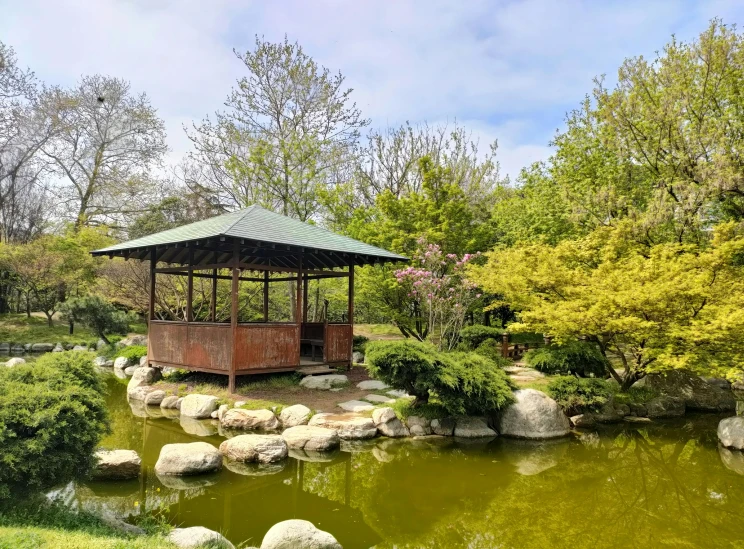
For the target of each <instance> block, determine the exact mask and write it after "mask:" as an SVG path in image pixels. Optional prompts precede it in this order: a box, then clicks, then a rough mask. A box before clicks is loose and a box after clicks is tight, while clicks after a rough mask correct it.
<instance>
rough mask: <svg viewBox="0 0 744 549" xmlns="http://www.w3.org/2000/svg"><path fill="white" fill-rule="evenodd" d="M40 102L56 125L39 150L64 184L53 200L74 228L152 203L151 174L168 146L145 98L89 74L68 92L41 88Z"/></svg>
mask: <svg viewBox="0 0 744 549" xmlns="http://www.w3.org/2000/svg"><path fill="white" fill-rule="evenodd" d="M40 101H41V102H42V104H43V105H44V108H45V109H46V110H47V112H48V113H50V116H52V117H53V118H54V119H55V121H56V127H57V132H56V134H55V136H54V138H53V139H51V140H49V141H48V142H47V143H46V144H45V145H44V147H42V151H43V153H44V155H45V157H46V158H47V159H48V160H49V166H50V168H51V169H52V170H54V172H55V173H56V174H57V175H58V176H59V177H60V178H61V180H62V181H64V182H65V183H66V185H64V186H63V187H61V188H60V189H58V194H59V196H58V200H59V201H60V202H61V204H62V206H63V208H64V210H65V211H64V212H63V213H65V214H68V215H69V216H70V217H71V218H72V219H73V220H74V222H75V226H76V227H78V228H79V227H82V226H84V225H91V224H101V223H105V222H109V223H111V222H121V221H122V220H121V214H123V213H133V212H139V211H141V210H142V209H143V207H144V204H146V203H147V202H149V201H151V199H152V195H153V191H154V190H156V185H154V182H153V179H152V169H153V168H154V167H156V166H158V165H159V163H160V162H161V160H162V157H163V155H164V154H165V153H166V151H167V146H166V144H165V124H164V122H163V121H162V119H160V118H159V117H158V115H157V113H156V111H155V109H154V108H153V107H152V106H151V105H150V101H149V99H148V98H147V96H146V95H145V94H140V95H134V94H133V93H132V92H131V89H130V85H129V83H128V82H126V81H124V80H121V79H117V78H110V77H106V76H100V75H94V76H85V77H83V78H82V79H81V80H80V82H79V84H78V85H77V86H76V87H75V88H72V89H70V90H64V89H61V88H58V87H54V88H49V89H46V90H45V91H44V93H43V94H42V97H41V99H40Z"/></svg>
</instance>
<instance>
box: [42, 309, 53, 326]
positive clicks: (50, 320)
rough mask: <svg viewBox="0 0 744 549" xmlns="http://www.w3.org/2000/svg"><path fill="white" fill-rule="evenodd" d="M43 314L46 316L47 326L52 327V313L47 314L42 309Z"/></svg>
mask: <svg viewBox="0 0 744 549" xmlns="http://www.w3.org/2000/svg"><path fill="white" fill-rule="evenodd" d="M44 314H45V315H46V317H47V326H49V327H50V328H53V327H54V324H53V323H52V316H54V313H52V314H49V313H47V312H46V311H44Z"/></svg>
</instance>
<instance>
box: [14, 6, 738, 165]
mask: <svg viewBox="0 0 744 549" xmlns="http://www.w3.org/2000/svg"><path fill="white" fill-rule="evenodd" d="M716 16H717V17H721V18H723V20H724V22H726V23H740V22H743V21H744V2H741V1H736V0H717V1H709V2H693V1H682V0H659V1H653V0H647V1H635V0H628V1H618V2H611V1H603V0H593V1H588V0H585V1H579V0H575V1H574V0H565V1H559V0H508V1H497V0H490V1H485V0H459V1H458V0H453V1H449V2H443V1H439V0H426V1H414V0H412V1H404V0H395V1H393V0H389V1H383V0H377V1H367V0H353V1H351V0H349V1H340V0H338V1H332V0H312V1H310V0H305V1H301V0H297V1H281V0H277V1H272V2H264V1H256V2H249V1H237V0H236V1H228V0H224V1H223V0H210V1H206V0H205V1H202V2H196V1H189V0H172V1H170V0H160V1H158V0H128V1H123V0H119V1H116V0H80V1H74V0H55V1H47V0H23V1H18V0H0V40H2V41H4V42H6V43H7V44H10V45H11V46H13V47H14V48H15V49H16V53H17V55H18V57H19V58H20V61H21V62H22V63H23V64H25V65H28V66H30V67H31V68H33V69H34V70H35V71H36V73H37V75H38V76H39V77H40V78H41V79H42V80H44V81H47V82H50V83H58V84H63V85H68V84H72V83H74V81H75V80H76V79H77V78H78V77H79V76H80V75H82V74H88V73H95V72H99V73H103V74H109V75H112V76H118V77H122V78H126V79H128V80H130V81H131V83H132V87H133V89H134V90H136V91H144V92H146V93H147V94H148V95H149V96H150V98H151V100H152V103H153V104H154V105H155V106H156V107H157V108H158V110H159V112H160V115H161V116H162V117H163V118H164V119H165V121H166V124H167V128H168V142H169V145H170V147H171V152H170V154H169V159H170V161H172V162H175V161H177V159H178V158H180V157H181V156H182V155H183V154H184V152H185V151H186V150H187V148H188V141H187V139H186V138H185V136H184V134H183V131H182V129H181V128H182V125H183V124H188V123H190V121H191V120H194V119H200V118H202V117H204V116H205V115H207V114H210V113H212V112H214V111H215V110H216V109H219V108H220V107H221V105H222V102H223V101H224V99H225V97H226V95H227V94H228V92H229V90H230V87H231V86H232V85H233V83H234V82H235V80H236V79H237V78H238V77H240V76H241V74H242V71H241V64H240V63H239V62H238V61H237V60H236V59H235V58H234V56H233V54H232V48H236V49H238V50H245V49H247V48H250V47H251V45H252V44H253V40H254V36H255V35H256V34H259V35H263V36H265V37H266V38H267V39H270V40H281V39H282V38H283V37H284V35H285V33H286V34H287V36H288V37H289V38H290V40H298V41H299V42H300V43H301V44H302V45H303V47H304V48H305V50H306V51H307V53H309V54H310V55H312V56H313V57H315V58H316V60H318V61H319V62H320V63H322V64H323V65H325V66H327V67H329V68H330V69H331V70H333V71H336V70H340V71H341V72H342V73H343V74H344V75H345V76H346V78H347V83H348V85H349V86H350V87H352V88H354V90H355V91H354V94H353V98H354V100H355V101H356V102H357V104H358V106H359V107H360V108H361V109H362V111H363V112H364V114H365V115H366V116H367V117H369V118H371V119H372V125H373V126H375V127H384V126H387V125H398V124H400V123H402V122H404V121H406V120H409V121H411V122H414V123H416V122H423V121H428V122H429V123H438V122H446V121H450V122H451V121H454V120H457V121H458V122H460V123H461V124H463V125H465V126H467V127H468V128H470V129H471V131H472V132H473V135H474V136H475V137H477V138H479V139H480V141H481V143H483V144H484V146H485V145H486V144H487V143H488V142H491V141H492V140H494V139H498V141H499V160H500V162H501V165H502V171H503V172H505V173H507V174H509V175H511V176H512V177H513V176H515V175H516V174H517V173H518V172H519V169H520V168H521V167H522V166H525V165H527V164H529V163H530V162H532V161H534V160H540V159H544V158H546V157H547V156H549V154H550V148H549V147H548V143H549V141H550V139H551V137H552V135H553V134H554V132H555V130H556V129H557V128H559V127H561V126H562V123H563V119H564V116H565V113H566V111H568V110H570V109H572V108H574V107H576V106H577V105H578V104H579V102H580V101H581V99H582V97H583V96H584V95H585V94H586V93H588V92H590V91H591V89H592V78H593V77H594V76H596V75H600V74H606V75H607V78H608V81H612V80H613V79H614V75H615V73H616V71H617V67H618V66H619V64H620V63H621V62H622V60H623V59H624V58H626V57H629V56H635V55H645V56H652V55H653V54H654V52H655V51H656V50H658V49H660V48H662V47H663V46H664V44H665V43H666V42H668V41H669V39H670V37H671V35H672V34H676V35H677V36H678V37H679V38H680V39H685V40H686V39H691V38H693V37H694V36H696V35H697V34H699V33H700V32H701V31H702V30H704V29H705V28H706V27H707V25H708V22H709V20H710V19H711V18H712V17H716Z"/></svg>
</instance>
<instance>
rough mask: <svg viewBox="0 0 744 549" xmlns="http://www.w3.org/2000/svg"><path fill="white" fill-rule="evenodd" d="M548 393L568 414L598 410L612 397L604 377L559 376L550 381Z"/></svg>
mask: <svg viewBox="0 0 744 549" xmlns="http://www.w3.org/2000/svg"><path fill="white" fill-rule="evenodd" d="M548 394H549V395H550V396H551V397H552V398H553V400H555V401H556V402H557V403H558V404H559V405H560V406H561V408H563V409H564V410H565V411H566V413H567V414H568V415H575V414H580V413H582V412H589V411H595V412H596V411H598V410H599V409H600V408H602V406H603V405H604V404H605V403H606V402H608V401H609V400H610V398H611V397H612V389H611V388H610V386H609V385H608V384H607V383H605V381H604V380H603V379H594V378H578V377H574V376H558V377H556V378H555V379H553V380H551V381H550V383H548Z"/></svg>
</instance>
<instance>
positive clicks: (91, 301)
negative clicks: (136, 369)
mask: <svg viewBox="0 0 744 549" xmlns="http://www.w3.org/2000/svg"><path fill="white" fill-rule="evenodd" d="M60 310H61V311H62V314H63V315H64V316H65V317H66V318H68V319H70V320H72V321H73V322H79V323H81V324H83V325H85V326H88V327H89V328H90V329H91V330H93V331H94V332H95V333H96V334H97V335H98V337H100V338H101V339H103V340H104V341H105V342H106V343H110V341H109V339H108V334H112V333H113V334H119V335H126V333H127V332H128V331H129V324H130V322H132V321H133V320H134V318H133V315H131V314H127V313H125V312H124V311H120V310H118V309H117V308H116V307H114V305H113V304H112V303H110V302H108V301H106V300H105V299H103V298H102V297H100V296H97V295H86V296H83V297H78V298H74V299H69V300H67V301H66V302H65V303H63V304H62V305H61V307H60Z"/></svg>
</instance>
